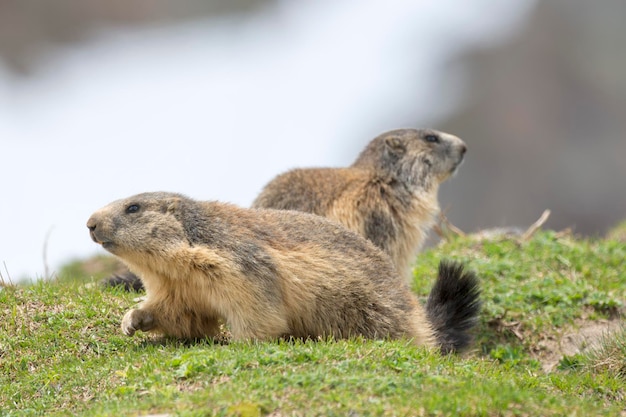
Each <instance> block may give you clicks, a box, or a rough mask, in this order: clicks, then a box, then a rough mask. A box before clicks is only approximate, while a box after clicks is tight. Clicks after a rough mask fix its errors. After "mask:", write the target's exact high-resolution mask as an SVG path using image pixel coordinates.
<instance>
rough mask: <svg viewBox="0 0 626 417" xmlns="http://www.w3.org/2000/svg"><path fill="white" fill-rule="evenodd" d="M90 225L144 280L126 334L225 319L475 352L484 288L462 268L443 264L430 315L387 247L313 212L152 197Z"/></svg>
mask: <svg viewBox="0 0 626 417" xmlns="http://www.w3.org/2000/svg"><path fill="white" fill-rule="evenodd" d="M87 227H88V228H89V230H90V235H91V237H92V239H93V240H94V241H95V242H97V243H99V244H101V245H102V246H103V247H104V248H105V249H106V250H108V251H109V252H111V253H113V254H114V255H116V256H117V257H119V258H120V259H121V260H122V261H123V262H125V263H126V264H127V265H128V266H129V268H130V269H131V270H132V271H133V272H135V273H136V274H138V275H139V276H140V277H141V279H142V281H143V282H144V285H145V288H146V299H145V300H144V301H143V302H142V304H141V305H140V307H139V308H138V309H133V310H130V311H129V312H128V313H127V314H126V315H125V316H124V319H123V321H122V329H123V331H124V333H125V334H127V335H132V334H133V333H134V332H135V331H136V330H142V331H157V332H160V333H162V334H165V335H169V336H174V337H179V338H200V337H206V336H208V337H212V336H216V335H217V333H218V328H219V322H220V320H223V321H224V322H225V323H226V325H227V326H228V327H229V329H230V331H231V333H232V337H233V339H235V340H251V339H254V340H268V339H274V338H279V337H284V336H292V337H299V338H308V337H310V338H318V337H335V338H348V337H353V336H357V335H362V336H364V337H367V338H401V337H406V338H409V339H412V340H413V341H414V342H415V343H417V344H420V345H426V346H436V347H439V348H440V349H441V350H442V351H444V352H449V351H454V350H458V349H461V348H463V347H464V346H466V345H467V343H468V341H469V336H468V330H469V329H470V328H471V327H472V326H473V325H474V323H475V321H476V315H477V314H478V309H479V301H478V296H479V291H478V282H477V280H476V277H475V276H474V275H473V274H471V273H465V272H463V270H462V268H461V267H460V266H459V265H448V264H445V263H442V266H441V270H440V275H439V278H438V280H437V283H438V284H437V285H436V286H435V287H434V290H433V292H432V294H431V296H430V299H429V300H432V301H429V303H428V306H427V308H426V309H424V308H423V307H422V306H421V305H420V304H419V302H418V300H417V299H416V297H415V296H414V294H413V293H412V292H411V291H410V289H409V287H408V284H407V283H406V282H405V280H403V279H402V278H401V277H400V276H399V275H398V273H397V272H396V270H395V268H394V266H393V264H392V263H391V261H390V260H389V258H388V257H387V256H386V255H385V254H384V253H382V252H381V251H380V250H379V249H378V248H376V247H375V246H374V245H372V244H371V243H370V242H368V241H366V240H365V239H363V238H362V237H360V236H359V235H357V234H356V233H353V232H351V231H349V230H348V229H346V228H344V227H341V226H340V225H338V224H335V223H334V222H331V221H328V220H326V219H324V218H322V217H319V216H314V215H310V214H306V213H298V212H293V211H279V210H254V209H242V208H239V207H236V206H233V205H229V204H223V203H218V202H199V201H195V200H192V199H189V198H187V197H184V196H182V195H180V194H173V193H144V194H139V195H136V196H133V197H130V198H128V199H124V200H118V201H116V202H113V203H111V204H109V205H107V206H106V207H104V208H102V209H100V210H98V211H97V212H95V213H94V214H93V215H92V216H91V218H90V219H89V220H88V222H87Z"/></svg>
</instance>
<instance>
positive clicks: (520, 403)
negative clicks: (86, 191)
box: [0, 232, 626, 417]
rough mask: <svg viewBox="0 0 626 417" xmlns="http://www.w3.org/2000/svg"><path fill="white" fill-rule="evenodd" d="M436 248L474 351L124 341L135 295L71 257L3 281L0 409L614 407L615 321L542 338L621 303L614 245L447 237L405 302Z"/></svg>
mask: <svg viewBox="0 0 626 417" xmlns="http://www.w3.org/2000/svg"><path fill="white" fill-rule="evenodd" d="M442 257H445V258H449V259H457V260H462V261H467V262H468V264H469V267H470V268H472V269H474V270H475V271H476V272H477V273H478V275H479V276H480V279H481V282H482V286H483V299H484V309H483V312H482V314H481V320H480V324H479V326H478V328H477V329H476V341H475V344H474V348H473V349H472V350H470V351H469V352H466V353H465V354H463V355H451V356H441V355H438V354H436V353H434V352H430V351H427V350H425V349H422V348H417V347H414V346H412V345H410V344H409V343H408V342H407V341H402V340H401V341H366V340H359V339H357V340H350V341H337V342H335V341H307V342H299V341H296V342H284V341H276V342H268V343H231V344H217V343H213V342H212V341H210V340H204V341H199V342H197V343H182V342H179V341H175V340H163V339H159V338H155V337H151V336H147V335H145V334H139V335H138V336H136V337H133V338H128V337H124V336H122V334H121V332H120V330H119V322H120V320H121V317H122V316H123V314H124V312H125V311H126V310H127V309H128V308H130V307H131V306H132V305H133V304H134V301H133V298H134V297H136V296H137V295H136V294H128V293H124V292H122V291H120V290H117V289H107V290H102V289H100V288H99V287H98V286H95V285H84V279H85V277H84V271H81V270H80V268H78V267H77V266H75V268H74V269H71V270H66V272H65V276H63V277H62V279H61V280H59V281H57V282H48V283H36V284H32V285H28V286H18V287H5V288H3V289H2V290H1V291H0V369H2V373H1V374H0V415H1V416H14V415H15V416H18V415H19V416H35V415H46V416H54V415H85V416H100V415H130V416H134V415H145V414H158V413H168V414H171V415H182V416H210V415H219V416H222V415H223V416H261V415H272V416H275V417H276V416H291V415H307V416H308V415H325V416H333V415H336V416H347V415H352V416H367V415H389V416H393V415H424V416H439V415H441V416H446V415H459V416H537V415H543V416H551V415H553V416H560V415H572V416H587V415H620V413H621V412H622V410H624V408H626V399H625V395H626V362H625V360H624V358H625V357H626V333H625V331H624V330H621V331H618V332H616V333H615V334H613V335H611V336H608V337H605V339H604V341H603V343H602V344H601V345H600V346H599V347H598V348H596V349H594V350H591V351H589V352H584V353H578V354H574V355H570V356H568V355H560V354H558V352H554V351H552V352H551V351H550V349H549V348H548V347H546V346H550V343H547V342H550V341H558V340H560V338H561V337H562V336H563V335H564V334H567V333H568V332H576V331H577V329H579V328H582V327H586V326H589V325H592V324H594V323H596V322H598V321H602V320H610V319H612V318H613V317H615V316H617V315H619V314H620V313H622V312H623V307H622V306H623V303H624V301H625V300H626V285H625V284H626V273H625V272H624V268H623V266H622V264H623V263H624V261H625V260H626V245H625V244H624V243H619V242H618V241H611V240H607V241H602V240H579V239H575V238H573V237H571V236H568V235H559V234H556V233H554V232H540V233H537V234H536V236H535V237H534V238H533V239H531V240H530V241H529V242H526V243H519V242H517V241H515V240H506V239H501V240H497V241H480V240H475V239H472V238H471V237H470V238H459V239H456V240H454V241H452V242H449V243H447V244H444V245H441V246H440V247H438V248H435V249H433V250H430V251H427V252H426V253H424V254H422V255H421V256H420V257H419V258H418V263H417V265H418V266H417V267H416V276H417V277H418V278H416V280H415V283H414V284H415V285H414V289H415V291H416V292H417V293H418V294H419V295H420V296H421V297H425V296H426V295H427V294H428V291H429V289H430V285H431V284H432V279H433V278H434V272H435V270H436V266H437V263H438V262H439V260H440V259H441V258H442ZM68 271H69V272H68ZM72 271H76V272H72ZM81 279H82V280H83V281H82V282H81ZM554 357H556V362H557V366H554V367H551V368H550V369H546V368H545V366H544V365H545V363H546V360H547V359H548V358H552V359H554Z"/></svg>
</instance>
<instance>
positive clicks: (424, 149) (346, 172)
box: [252, 129, 467, 277]
mask: <svg viewBox="0 0 626 417" xmlns="http://www.w3.org/2000/svg"><path fill="white" fill-rule="evenodd" d="M466 149H467V148H466V145H465V143H464V142H463V141H462V140H461V139H459V138H458V137H456V136H454V135H451V134H448V133H444V132H439V131H436V130H432V129H399V130H393V131H390V132H386V133H383V134H381V135H380V136H378V137H376V138H375V139H373V140H372V141H371V142H370V143H369V144H368V145H367V146H366V147H365V149H364V150H363V151H362V152H361V154H360V155H359V156H358V158H357V159H356V161H355V162H354V163H353V164H352V165H351V166H350V167H347V168H311V169H294V170H292V171H288V172H286V173H283V174H281V175H279V176H277V177H276V178H275V179H273V180H272V181H270V182H269V183H268V184H267V185H266V186H265V188H264V189H263V190H262V192H261V193H260V194H259V196H258V197H257V198H256V200H255V201H254V202H253V204H252V207H256V208H273V209H281V210H298V211H303V212H308V213H313V214H317V215H320V216H324V217H328V218H330V219H333V220H335V221H338V222H340V223H341V224H343V225H344V226H346V227H348V228H349V229H350V230H353V231H355V232H357V233H359V234H360V235H361V236H364V237H365V238H366V239H368V240H370V241H371V242H373V243H374V244H375V245H376V246H378V247H379V248H381V249H382V250H383V251H385V252H386V253H387V254H388V255H389V256H391V258H392V260H393V261H394V263H395V265H396V267H397V268H398V270H399V271H400V272H401V273H402V274H403V275H404V276H405V277H409V276H410V270H409V268H410V265H411V263H412V261H413V258H414V256H415V254H416V253H417V251H418V250H419V249H420V247H421V245H422V244H423V242H424V240H425V238H426V235H427V233H428V231H429V230H430V229H431V227H432V226H433V224H434V222H435V216H436V214H437V213H438V211H439V203H438V200H437V192H438V189H439V185H440V184H441V183H442V182H444V181H445V180H446V179H448V178H449V177H450V176H451V175H453V174H454V173H455V172H456V170H457V168H458V167H459V165H460V164H461V162H462V161H463V157H464V155H465V152H466Z"/></svg>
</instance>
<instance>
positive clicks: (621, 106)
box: [418, 0, 626, 235]
mask: <svg viewBox="0 0 626 417" xmlns="http://www.w3.org/2000/svg"><path fill="white" fill-rule="evenodd" d="M601 3H602V5H601V6H600V5H599V3H590V2H584V1H583V0H573V1H569V0H567V1H565V0H545V1H543V2H540V3H539V4H538V7H537V9H536V10H535V12H534V14H533V16H532V17H531V18H530V20H529V22H528V26H527V27H526V29H525V30H524V31H523V33H522V34H521V35H520V36H519V37H517V38H516V39H515V40H514V41H512V42H509V43H508V44H506V45H503V46H501V47H497V48H495V49H485V50H477V51H472V52H471V53H469V54H468V55H466V56H464V57H462V58H461V59H459V60H458V61H457V62H454V63H451V65H455V66H457V67H461V68H464V69H466V70H467V74H468V77H467V82H468V84H467V92H466V93H467V96H466V99H465V101H464V103H463V105H462V108H461V110H460V111H459V112H458V113H457V114H455V115H454V116H452V117H451V118H449V120H447V121H445V122H443V123H440V124H437V126H434V127H436V128H438V129H441V130H444V131H448V132H451V133H454V134H456V135H458V136H460V137H461V138H463V139H464V140H465V141H466V142H467V143H468V147H469V149H468V154H467V161H466V163H465V165H464V166H462V167H461V169H460V172H459V174H458V175H457V177H456V178H454V179H453V180H451V181H449V182H448V183H446V184H445V185H444V186H443V187H442V195H441V206H442V208H446V207H448V206H449V207H450V211H449V212H448V213H447V215H448V217H449V218H450V220H451V221H452V222H453V223H454V224H455V225H457V226H459V227H460V228H461V229H462V230H465V231H473V230H478V229H481V228H485V227H494V226H509V225H512V226H519V225H527V224H530V223H532V221H533V220H534V219H536V218H537V216H539V214H541V212H542V211H543V210H544V209H550V210H552V216H551V217H550V219H549V220H548V222H547V224H546V227H547V228H553V229H563V228H566V227H573V228H574V231H575V232H577V233H583V234H592V235H601V234H604V233H605V231H606V230H607V228H608V227H610V226H611V225H614V224H616V223H617V221H618V220H620V219H622V218H623V215H624V209H625V208H626V163H624V157H625V156H626V138H625V136H626V77H624V74H626V48H624V47H623V45H624V44H626V30H624V25H623V22H622V20H623V19H622V18H623V16H626V2H623V1H619V0H612V1H603V2H601ZM418 125H419V123H418Z"/></svg>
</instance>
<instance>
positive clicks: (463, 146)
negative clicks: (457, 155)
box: [459, 144, 467, 155]
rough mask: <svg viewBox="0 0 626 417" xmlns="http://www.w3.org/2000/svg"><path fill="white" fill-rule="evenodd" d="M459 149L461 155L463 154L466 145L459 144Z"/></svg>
mask: <svg viewBox="0 0 626 417" xmlns="http://www.w3.org/2000/svg"><path fill="white" fill-rule="evenodd" d="M459 151H460V152H461V155H465V152H467V145H465V144H463V145H461V147H460V149H459Z"/></svg>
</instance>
